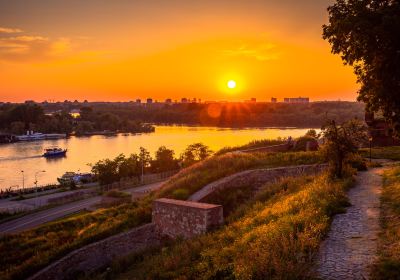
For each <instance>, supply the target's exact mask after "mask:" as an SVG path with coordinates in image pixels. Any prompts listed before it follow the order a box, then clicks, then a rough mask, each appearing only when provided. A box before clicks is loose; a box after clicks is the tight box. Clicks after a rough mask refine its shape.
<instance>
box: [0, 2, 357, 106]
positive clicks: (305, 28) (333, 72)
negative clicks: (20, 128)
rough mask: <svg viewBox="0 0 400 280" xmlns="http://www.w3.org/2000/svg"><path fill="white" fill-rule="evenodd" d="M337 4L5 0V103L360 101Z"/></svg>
mask: <svg viewBox="0 0 400 280" xmlns="http://www.w3.org/2000/svg"><path fill="white" fill-rule="evenodd" d="M332 3H333V0H332V1H331V0H302V1H298V0H262V1H261V0H246V1H244V0H242V1H237V0H219V1H218V0H213V1H212V0H201V1H187V0H168V1H167V0H164V1H162V0H146V1H134V0H113V1H109V0H85V1H81V0H69V1H61V0H25V1H22V0H13V1H9V0H0V101H3V102H6V101H10V102H21V101H24V100H32V99H33V100H36V101H44V100H48V101H52V100H55V101H64V100H65V99H68V100H75V99H77V100H79V101H82V100H84V99H87V100H89V101H130V100H135V99H137V98H142V99H144V98H148V97H152V98H153V99H155V100H158V101H164V100H165V99H166V98H172V99H173V100H175V99H178V100H179V99H180V98H181V97H186V98H198V99H199V98H200V99H202V100H203V101H206V100H225V101H241V100H245V99H249V98H252V97H254V98H257V100H260V101H265V100H269V99H270V98H271V97H277V98H278V100H279V99H282V98H284V97H298V96H308V97H310V98H311V100H314V101H316V100H338V99H341V100H355V98H356V94H357V89H358V86H357V84H356V78H355V76H354V74H353V72H352V69H351V68H350V67H348V66H344V65H343V63H342V61H341V59H340V57H338V56H335V55H333V54H331V52H330V46H329V44H328V43H327V42H326V41H324V40H323V39H322V27H321V26H322V25H323V24H324V23H326V22H327V19H328V14H327V11H326V9H327V7H328V6H329V5H330V4H332ZM231 80H233V81H235V82H236V87H235V88H233V89H231V88H229V87H228V86H227V83H228V82H229V81H231Z"/></svg>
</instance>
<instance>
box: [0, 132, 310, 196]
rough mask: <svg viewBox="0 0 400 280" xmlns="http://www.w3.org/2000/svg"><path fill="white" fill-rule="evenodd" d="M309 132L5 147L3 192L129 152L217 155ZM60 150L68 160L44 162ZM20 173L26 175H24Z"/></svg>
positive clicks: (0, 164) (0, 152)
mask: <svg viewBox="0 0 400 280" xmlns="http://www.w3.org/2000/svg"><path fill="white" fill-rule="evenodd" d="M307 130H308V129H294V128H248V129H228V128H215V127H188V126H156V131H155V132H154V133H149V134H135V135H122V134H120V135H117V136H111V137H110V136H100V135H99V136H91V137H70V138H69V139H61V140H46V141H35V142H19V143H14V144H3V145H0V189H5V188H8V187H10V186H12V187H14V188H15V187H22V180H23V177H24V180H25V187H31V186H33V185H34V181H35V173H37V172H38V171H45V172H40V173H37V178H38V185H45V184H51V183H56V182H57V177H60V176H62V175H63V174H64V173H65V172H66V171H75V172H77V171H81V172H86V171H90V169H91V168H90V166H89V165H88V164H90V163H95V162H96V161H98V160H101V159H105V158H114V157H116V156H117V155H119V154H121V153H124V154H126V155H128V154H130V153H138V152H139V147H144V148H146V149H148V150H149V151H150V152H151V154H152V156H154V152H155V151H156V150H157V149H158V147H160V146H162V145H164V146H166V147H167V148H170V149H173V150H174V151H175V155H176V156H179V155H180V153H181V152H182V151H183V150H184V149H185V148H186V147H187V146H188V145H190V144H193V143H197V142H202V143H203V144H205V145H207V146H209V147H210V148H211V149H212V150H213V151H217V150H219V149H221V148H223V147H226V146H237V145H243V144H246V143H248V142H250V141H252V140H260V139H276V138H278V137H282V138H284V137H288V136H292V137H298V136H301V135H304V134H305V133H306V131H307ZM52 146H59V147H60V148H64V149H68V152H67V155H66V157H62V158H54V159H46V158H44V157H42V156H41V155H42V154H43V150H44V149H45V148H47V147H52ZM21 171H24V172H23V173H22V172H21Z"/></svg>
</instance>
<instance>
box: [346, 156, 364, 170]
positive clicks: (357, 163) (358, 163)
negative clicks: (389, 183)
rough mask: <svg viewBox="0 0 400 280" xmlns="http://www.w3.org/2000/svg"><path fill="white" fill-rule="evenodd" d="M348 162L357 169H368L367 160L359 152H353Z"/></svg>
mask: <svg viewBox="0 0 400 280" xmlns="http://www.w3.org/2000/svg"><path fill="white" fill-rule="evenodd" d="M346 163H347V164H349V165H350V166H351V167H353V168H354V169H356V170H357V171H366V170H367V169H368V167H367V162H366V161H365V159H364V158H363V157H361V155H359V154H351V155H349V156H348V157H347V159H346Z"/></svg>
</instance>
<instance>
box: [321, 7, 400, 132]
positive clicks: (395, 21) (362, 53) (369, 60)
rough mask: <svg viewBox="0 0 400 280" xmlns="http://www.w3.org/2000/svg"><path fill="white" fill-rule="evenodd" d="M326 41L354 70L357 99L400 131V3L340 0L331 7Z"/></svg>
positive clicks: (326, 26)
mask: <svg viewBox="0 0 400 280" xmlns="http://www.w3.org/2000/svg"><path fill="white" fill-rule="evenodd" d="M328 12H329V24H328V25H324V26H323V38H324V39H326V40H328V41H329V43H330V44H331V46H332V52H333V53H334V54H340V55H341V57H342V60H343V61H344V63H345V64H346V65H350V66H353V67H354V72H355V74H356V75H357V81H358V83H360V84H361V88H360V90H359V96H358V100H359V101H363V102H365V103H366V105H367V110H369V111H371V112H377V111H382V112H383V115H384V117H385V118H386V119H387V120H389V121H391V122H392V124H393V126H394V128H395V130H396V131H397V132H399V131H400V32H399V30H400V1H398V0H379V1H376V0H337V1H336V3H335V4H334V5H333V6H331V7H329V8H328Z"/></svg>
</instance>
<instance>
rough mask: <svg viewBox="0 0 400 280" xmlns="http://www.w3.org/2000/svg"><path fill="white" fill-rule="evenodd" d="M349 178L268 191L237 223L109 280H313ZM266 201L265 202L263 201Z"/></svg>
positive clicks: (129, 264)
mask: <svg viewBox="0 0 400 280" xmlns="http://www.w3.org/2000/svg"><path fill="white" fill-rule="evenodd" d="M351 184H352V180H351V179H350V178H348V179H344V180H340V181H331V180H330V179H329V177H328V176H325V175H322V176H317V177H303V178H296V179H291V180H289V181H283V182H281V183H278V184H276V185H274V186H273V189H274V191H273V193H271V190H270V189H269V188H268V187H266V189H265V192H266V193H267V195H265V196H263V195H260V196H259V199H258V200H254V201H252V203H251V204H249V205H248V206H247V208H246V210H245V211H244V214H243V215H241V216H240V215H239V218H238V219H237V220H232V221H231V222H230V223H229V224H228V225H227V226H225V227H223V228H222V229H220V230H218V231H216V232H213V233H209V234H205V235H202V236H199V237H196V238H194V239H192V240H185V241H182V240H178V241H176V242H175V243H173V244H172V245H169V246H166V247H163V248H162V249H161V250H160V251H154V250H153V251H149V252H147V253H146V254H144V255H135V256H132V257H131V258H130V259H124V260H122V261H121V263H123V264H124V265H119V263H118V262H116V263H115V265H114V266H113V267H111V269H110V270H109V271H108V272H105V273H103V274H102V275H97V277H96V278H100V277H103V278H105V279H309V277H310V268H311V265H312V256H313V254H314V253H315V252H316V250H318V246H319V243H320V241H321V240H322V238H323V236H324V235H325V234H326V232H327V231H328V229H329V224H330V218H331V217H332V216H333V215H334V214H336V213H340V212H342V211H343V207H345V206H347V205H348V201H347V198H346V196H345V194H344V190H345V189H346V188H348V187H349V186H350V185H351ZM263 198H264V199H263Z"/></svg>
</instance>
